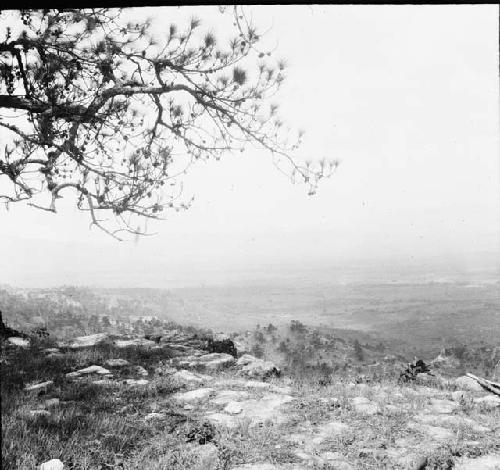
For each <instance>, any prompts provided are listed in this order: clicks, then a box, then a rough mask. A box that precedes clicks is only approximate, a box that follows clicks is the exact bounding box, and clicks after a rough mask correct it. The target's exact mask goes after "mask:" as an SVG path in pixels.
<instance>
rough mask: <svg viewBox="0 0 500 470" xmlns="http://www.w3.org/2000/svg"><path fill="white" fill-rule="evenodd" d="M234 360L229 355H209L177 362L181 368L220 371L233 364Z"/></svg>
mask: <svg viewBox="0 0 500 470" xmlns="http://www.w3.org/2000/svg"><path fill="white" fill-rule="evenodd" d="M234 362H235V359H234V357H233V356H231V355H230V354H225V353H210V354H203V355H201V356H191V357H187V358H185V359H184V360H182V361H180V362H179V365H180V366H183V367H197V368H198V367H199V368H202V369H208V370H220V369H224V368H226V367H229V366H230V365H232V364H234Z"/></svg>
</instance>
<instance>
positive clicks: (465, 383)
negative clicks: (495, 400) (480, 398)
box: [454, 375, 484, 392]
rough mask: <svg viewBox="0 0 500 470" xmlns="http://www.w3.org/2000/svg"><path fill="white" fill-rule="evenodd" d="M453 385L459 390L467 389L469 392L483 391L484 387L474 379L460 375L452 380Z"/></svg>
mask: <svg viewBox="0 0 500 470" xmlns="http://www.w3.org/2000/svg"><path fill="white" fill-rule="evenodd" d="M454 383H455V385H456V386H457V387H458V388H460V389H461V390H468V391H469V392H483V391H484V389H483V387H481V385H479V384H478V383H477V382H476V381H475V380H474V379H472V378H470V377H467V376H466V375H462V376H461V377H457V378H456V379H455V381H454Z"/></svg>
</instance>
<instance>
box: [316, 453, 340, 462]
mask: <svg viewBox="0 0 500 470" xmlns="http://www.w3.org/2000/svg"><path fill="white" fill-rule="evenodd" d="M321 457H322V458H323V459H325V460H340V459H342V458H343V457H342V454H341V453H340V452H323V453H322V454H321Z"/></svg>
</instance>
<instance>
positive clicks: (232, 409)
mask: <svg viewBox="0 0 500 470" xmlns="http://www.w3.org/2000/svg"><path fill="white" fill-rule="evenodd" d="M242 411H243V407H242V406H241V403H238V402H237V401H231V402H229V403H228V404H227V405H226V406H225V407H224V413H227V414H230V415H237V414H240V413H241V412H242Z"/></svg>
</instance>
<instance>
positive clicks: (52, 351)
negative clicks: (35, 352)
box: [43, 348, 61, 354]
mask: <svg viewBox="0 0 500 470" xmlns="http://www.w3.org/2000/svg"><path fill="white" fill-rule="evenodd" d="M43 352H44V353H46V354H57V353H60V352H61V351H60V350H59V348H45V349H44V350H43Z"/></svg>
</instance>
